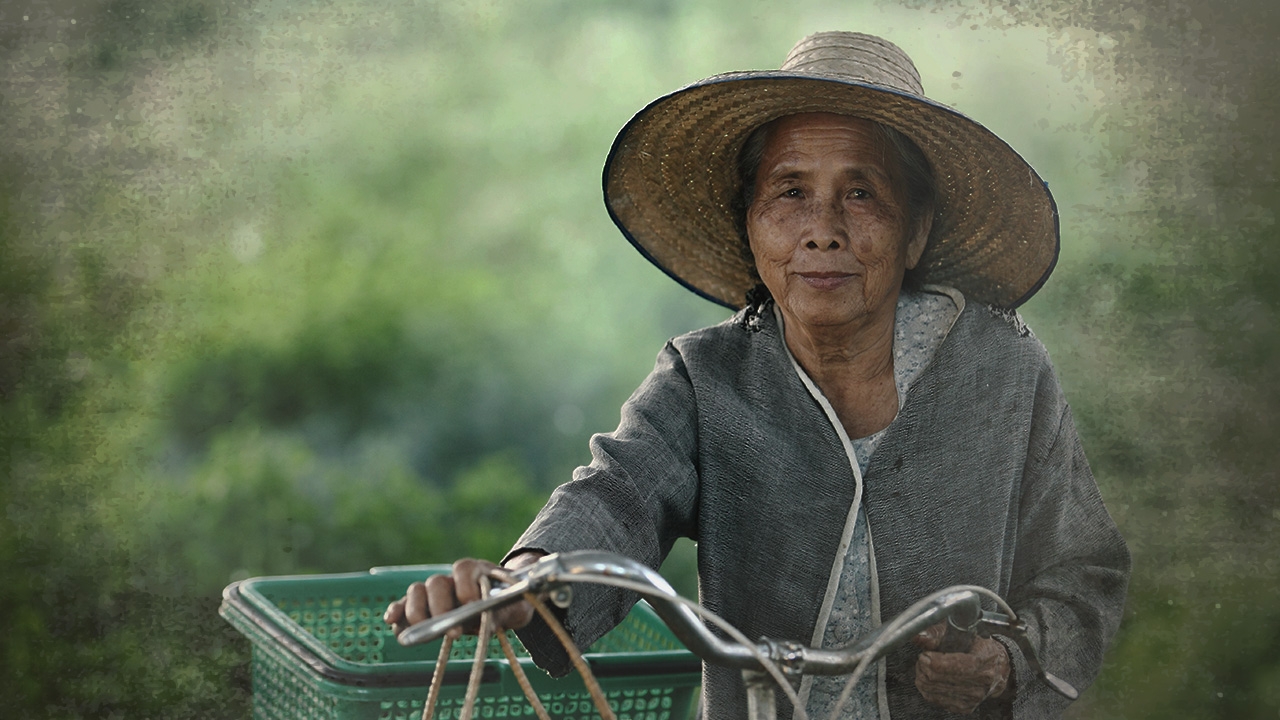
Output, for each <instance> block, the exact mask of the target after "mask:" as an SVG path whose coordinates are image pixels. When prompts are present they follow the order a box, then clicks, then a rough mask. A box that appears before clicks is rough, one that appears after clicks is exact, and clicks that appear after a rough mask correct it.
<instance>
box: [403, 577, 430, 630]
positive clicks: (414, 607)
mask: <svg viewBox="0 0 1280 720" xmlns="http://www.w3.org/2000/svg"><path fill="white" fill-rule="evenodd" d="M429 617H431V614H430V612H429V611H428V609H427V589H426V586H425V585H424V584H423V583H420V582H416V583H414V584H412V585H410V586H409V587H408V589H406V590H405V591H404V621H405V622H406V623H408V624H410V625H413V624H415V623H420V622H422V621H423V620H426V619H427V618H429Z"/></svg>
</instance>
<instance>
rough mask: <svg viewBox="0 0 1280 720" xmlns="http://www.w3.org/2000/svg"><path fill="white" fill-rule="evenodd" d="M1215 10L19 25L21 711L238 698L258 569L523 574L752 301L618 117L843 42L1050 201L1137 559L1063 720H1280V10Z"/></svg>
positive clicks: (119, 8)
mask: <svg viewBox="0 0 1280 720" xmlns="http://www.w3.org/2000/svg"><path fill="white" fill-rule="evenodd" d="M1223 5H1224V4H1222V3H1215V4H1210V3H1208V2H1192V1H1191V0H1186V1H1185V2H1183V1H1178V2H1173V1H1171V2H1169V3H1165V4H1162V5H1160V6H1159V7H1155V6H1152V7H1137V6H1133V5H1130V4H1128V3H1124V2H1119V1H1117V2H1114V3H1095V4H1086V5H1079V4H1076V3H1070V2H1065V0H1064V2H1045V3H1042V4H1039V6H1038V7H1036V8H1026V7H1023V6H1021V5H1020V4H1016V3H1007V4H1005V3H1000V2H997V1H996V0H991V2H979V1H977V0H974V1H972V2H961V1H959V0H957V1H955V2H928V3H926V2H922V1H920V2H905V3H901V4H898V5H893V4H888V3H881V4H876V3H871V2H866V3H843V2H834V1H833V2H820V3H811V4H806V6H805V7H804V9H802V10H796V9H795V8H791V7H789V6H784V5H780V4H771V3H763V2H757V3H747V4H746V5H743V4H742V3H737V2H730V1H729V0H702V1H700V2H689V3H670V2H644V3H635V2H612V3H596V2H575V1H573V0H539V1H537V2H529V3H518V4H517V3H510V4H505V5H503V4H495V3H484V2H461V3H443V2H431V1H428V0H418V1H414V0H402V1H396V2H376V3H375V2H366V1H363V0H345V1H339V0H333V1H325V2H320V1H315V2H303V1H300V0H295V1H286V0H258V1H256V2H254V1H251V0H178V1H176V2H170V1H166V2H155V1H153V0H113V1H112V2H105V3H98V2H89V1H88V0H62V1H60V2H48V1H45V0H41V1H39V2H37V1H36V0H15V1H14V2H10V3H6V4H5V6H4V7H3V8H0V53H2V54H3V57H2V59H3V60H4V62H5V63H6V70H5V72H4V74H3V76H0V83H2V89H3V91H2V92H0V128H3V130H2V132H3V138H4V140H5V142H4V143H0V472H3V473H4V476H3V478H2V480H3V482H0V507H2V508H4V512H5V516H4V522H3V523H0V623H2V627H3V630H4V636H5V641H4V644H3V647H2V648H0V694H2V695H3V697H4V698H5V701H4V705H5V715H6V717H130V718H133V717H139V718H141V717H173V718H185V717H204V718H208V717H244V716H246V715H247V714H248V702H249V695H248V693H249V688H248V674H247V673H248V671H247V667H246V663H247V648H246V647H244V643H243V641H242V639H241V638H239V637H238V636H237V635H236V634H235V633H234V631H232V630H231V629H230V628H229V627H227V626H226V625H225V623H223V622H222V621H221V620H220V619H219V618H218V617H217V615H216V608H217V603H218V593H219V591H220V589H221V588H222V587H223V586H225V585H226V584H227V583H228V582H230V581H232V580H234V579H237V578H243V577H248V576H251V575H260V574H293V573H306V572H338V571H350V570H358V569H361V568H365V567H369V566H373V565H389V564H400V563H420V562H445V561H448V560H450V559H452V558H454V557H457V556H460V555H464V554H474V555H479V556H485V557H491V558H496V557H499V556H501V555H502V554H503V553H504V552H505V551H506V550H507V549H508V548H509V547H510V544H511V543H512V542H513V540H514V539H515V538H516V537H517V536H518V534H519V532H520V531H521V530H522V529H523V527H524V526H525V524H526V523H527V522H528V520H529V519H530V518H531V517H532V516H533V514H534V513H535V512H536V511H537V509H538V507H539V506H540V505H541V503H542V501H543V500H544V499H545V497H546V495H547V494H548V493H549V492H550V489H551V488H552V487H554V486H555V485H556V484H557V483H559V482H561V481H563V480H564V479H566V478H567V477H568V476H569V473H570V472H571V470H572V468H573V467H574V466H576V465H577V464H579V463H581V462H583V461H584V459H585V458H586V438H587V437H588V435H589V434H590V433H591V432H595V431H600V430H607V429H610V428H611V427H612V426H613V425H614V424H615V423H616V419H617V411H618V406H619V405H620V403H621V402H622V401H623V400H624V399H625V398H626V397H627V394H628V393H629V392H630V391H631V389H632V388H634V386H635V385H636V383H638V382H639V380H640V379H641V378H642V377H643V375H644V373H645V372H646V371H647V370H648V368H649V367H650V366H651V363H652V359H653V357H654V355H655V353H656V352H657V350H658V349H659V347H660V346H661V343H662V342H663V340H665V339H666V338H667V337H669V336H671V335H674V334H676V333H679V332H682V331H684V330H687V329H691V328H694V327H699V326H702V325H706V324H708V323H711V322H715V321H717V320H718V319H720V318H722V317H724V312H723V311H722V310H719V309H717V308H714V307H712V306H710V305H709V304H707V303H705V302H703V301H700V300H698V299H696V298H694V297H693V296H692V295H690V294H688V293H686V292H685V291H683V290H681V289H680V288H679V287H677V286H676V285H675V284H674V283H672V282H670V281H669V280H668V279H666V278H665V277H664V276H662V274H661V273H660V272H659V271H657V270H655V269H653V268H651V267H648V266H647V264H646V263H644V261H643V260H641V259H640V258H639V257H638V256H637V255H636V253H635V252H634V251H633V250H632V249H630V248H629V247H628V246H627V244H626V243H625V242H623V241H622V239H621V238H620V236H619V235H618V233H617V231H616V230H615V229H613V228H612V226H611V224H610V223H609V221H608V219H607V217H606V216H605V213H604V211H603V208H602V207H601V203H600V200H599V168H600V166H601V163H602V161H603V157H604V154H605V152H606V151H607V148H608V147H609V143H610V142H611V140H612V137H613V133H614V132H615V131H616V130H617V128H619V127H620V126H621V125H622V124H623V123H624V122H625V121H626V119H627V118H628V117H629V116H630V113H632V112H634V111H635V110H637V109H638V108H639V107H640V106H641V105H642V104H643V103H644V102H646V101H647V100H649V99H651V98H653V97H656V96H658V95H660V94H662V93H665V92H668V91H670V90H672V89H673V88H676V87H679V86H680V85H682V84H684V83H687V82H690V81H692V80H696V79H698V78H700V77H703V76H706V75H710V74H713V73H715V72H720V71H724V70H727V69H737V68H748V67H773V66H776V65H777V64H778V62H779V61H780V60H781V56H782V55H783V54H784V53H785V51H786V49H787V48H788V47H789V46H790V44H791V43H792V42H793V41H794V40H795V39H797V38H798V37H800V36H802V35H803V34H805V33H807V32H811V31H814V30H818V29H826V28H834V27H843V28H850V29H860V30H866V31H870V32H878V33H881V34H884V35H886V36H888V37H890V38H891V39H894V40H895V41H897V42H899V43H901V44H902V45H903V46H904V47H906V48H907V49H908V51H909V52H911V53H912V55H913V56H914V57H915V59H916V61H917V63H918V64H919V65H920V67H921V70H922V72H923V75H924V79H925V84H926V87H927V88H929V89H930V90H931V92H932V94H933V95H934V96H936V97H938V98H939V99H941V100H943V101H944V102H947V103H950V104H953V105H955V106H957V107H959V108H960V109H961V110H963V111H965V112H967V113H970V114H972V115H973V116H975V117H978V118H980V119H981V120H983V121H984V122H985V123H987V124H988V125H989V126H990V127H991V128H992V129H993V130H995V131H996V132H997V133H999V134H1000V135H1001V136H1002V137H1004V138H1006V139H1008V140H1009V141H1010V142H1011V143H1012V144H1013V145H1014V147H1017V148H1019V149H1020V150H1021V151H1022V152H1023V153H1024V154H1025V155H1026V156H1027V157H1028V158H1029V159H1030V160H1031V162H1032V163H1033V164H1034V165H1035V166H1036V167H1037V168H1038V169H1040V171H1041V174H1042V175H1044V176H1045V177H1048V178H1050V180H1051V181H1052V183H1053V188H1054V191H1055V194H1056V197H1057V199H1058V202H1059V206H1060V208H1061V209H1062V223H1063V234H1064V250H1063V257H1062V261H1061V264H1060V267H1059V270H1058V271H1057V274H1056V275H1055V278H1054V280H1053V281H1052V282H1051V283H1049V285H1048V286H1047V287H1046V288H1045V290H1044V291H1042V292H1041V293H1040V294H1039V295H1038V296H1037V297H1036V298H1035V299H1034V300H1033V301H1032V302H1031V303H1029V304H1028V306H1027V307H1026V308H1025V309H1024V313H1025V315H1026V316H1027V317H1028V319H1029V320H1030V322H1031V324H1032V326H1033V327H1035V329H1036V331H1037V333H1038V334H1039V335H1040V337H1041V338H1042V339H1044V341H1045V343H1046V344H1047V345H1048V346H1049V349H1050V351H1051V353H1052V354H1053V356H1054V359H1055V362H1056V363H1057V365H1058V368H1059V373H1060V375H1061V377H1062V380H1063V383H1064V385H1065V387H1066V388H1067V392H1068V395H1069V397H1070V398H1071V400H1072V404H1073V408H1074V409H1075V413H1076V417H1077V419H1078V421H1079V424H1080V428H1081V434H1082V436H1083V439H1084V442H1085V445H1086V448H1087V450H1088V451H1089V454H1090V458H1091V460H1092V462H1093V465H1094V469H1095V472H1096V474H1097V476H1098V478H1099V483H1100V485H1101V486H1102V489H1103V492H1104V495H1105V497H1106V498H1107V501H1108V506H1109V507H1110V508H1111V510H1112V512H1113V514H1114V515H1115V516H1116V518H1117V521H1118V522H1119V523H1120V525H1121V527H1122V529H1123V530H1124V531H1125V533H1126V535H1127V537H1128V538H1129V539H1130V542H1131V545H1132V547H1133V550H1134V554H1135V563H1136V565H1135V574H1134V579H1133V585H1132V589H1131V599H1130V603H1129V610H1128V614H1127V617H1126V620H1125V625H1124V626H1123V628H1122V631H1121V635H1120V637H1119V638H1118V641H1117V644H1116V646H1115V648H1114V649H1113V651H1112V652H1111V654H1110V655H1109V658H1108V664H1107V667H1106V669H1105V671H1104V673H1103V676H1102V677H1101V679H1100V680H1099V682H1098V683H1097V685H1096V686H1095V687H1094V688H1092V689H1091V690H1090V692H1089V693H1087V694H1086V696H1085V698H1084V699H1083V700H1082V702H1081V703H1078V704H1077V706H1075V708H1074V709H1073V711H1072V713H1073V715H1075V716H1077V717H1094V718H1110V717H1115V718H1145V717H1153V716H1166V715H1179V716H1189V717H1223V718H1252V717H1259V718H1261V717H1274V716H1275V715H1276V713H1277V712H1278V711H1280V657H1278V656H1277V652H1276V648H1277V647H1280V590H1277V589H1278V588H1280V565H1278V564H1277V561H1276V560H1275V557H1276V555H1277V553H1276V549H1277V547H1278V544H1277V537H1276V534H1277V524H1278V523H1280V490H1278V489H1277V488H1278V487H1280V486H1278V485H1277V482H1276V480H1277V478H1276V471H1275V459H1276V455H1277V452H1276V449H1275V447H1276V446H1275V442H1274V438H1276V437H1277V436H1278V435H1280V433H1278V431H1280V427H1277V408H1280V402H1277V401H1280V397H1277V394H1278V393H1280V377H1277V373H1280V370H1278V369H1277V368H1278V367H1280V366H1277V365H1276V363H1275V362H1274V360H1273V358H1274V357H1275V355H1276V350H1277V342H1278V339H1277V333H1276V332H1275V330H1276V317H1277V312H1280V282H1277V280H1278V278H1277V277H1276V276H1277V272H1278V271H1277V267H1280V265H1278V264H1277V262H1276V261H1277V260H1280V258H1278V257H1277V254H1278V253H1280V250H1277V247H1278V246H1277V244H1276V242H1275V234H1274V214H1273V213H1274V211H1273V208H1275V207H1277V206H1278V205H1280V193H1278V192H1277V188H1276V181H1275V172H1276V169H1277V162H1276V156H1275V152H1276V150H1275V149H1274V147H1273V143H1272V142H1271V127H1272V118H1274V116H1275V111H1276V109H1277V108H1276V104H1277V98H1280V92H1277V90H1278V89H1280V88H1277V83H1278V82H1280V73H1277V72H1276V70H1275V68H1274V67H1273V64H1272V65H1268V64H1265V63H1259V62H1255V61H1256V60H1257V59H1258V58H1265V57H1269V55H1267V54H1266V53H1267V52H1269V51H1268V50H1267V49H1266V48H1269V44H1268V43H1269V42H1270V39H1271V35H1273V34H1274V30H1275V29H1276V28H1277V27H1278V26H1280V17H1277V12H1276V10H1274V9H1272V8H1270V7H1269V6H1268V5H1266V4H1265V3H1262V2H1248V1H1247V0H1233V1H1232V2H1228V3H1225V5H1226V6H1227V7H1223ZM691 566H692V553H691V549H690V548H689V547H688V546H680V547H679V548H678V550H677V552H676V553H675V555H674V556H673V558H672V560H671V561H669V563H668V566H667V568H666V571H667V572H669V573H670V574H672V575H673V576H674V577H675V578H676V579H677V581H678V584H680V586H681V587H682V588H683V590H684V591H685V592H686V593H692V592H693V588H692V585H691V583H692V581H691V579H690V575H691Z"/></svg>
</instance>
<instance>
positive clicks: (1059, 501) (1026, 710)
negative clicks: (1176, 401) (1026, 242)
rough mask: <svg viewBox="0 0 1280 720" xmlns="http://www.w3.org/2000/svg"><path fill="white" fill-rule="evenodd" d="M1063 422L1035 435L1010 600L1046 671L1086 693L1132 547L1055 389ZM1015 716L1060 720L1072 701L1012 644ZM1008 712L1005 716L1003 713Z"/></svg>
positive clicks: (1116, 616)
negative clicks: (1113, 516)
mask: <svg viewBox="0 0 1280 720" xmlns="http://www.w3.org/2000/svg"><path fill="white" fill-rule="evenodd" d="M1047 385H1048V387H1044V386H1042V387H1041V388H1040V392H1041V393H1052V396H1053V397H1052V400H1051V401H1050V402H1049V403H1048V405H1049V406H1050V407H1052V408H1054V409H1055V410H1057V412H1056V413H1054V414H1052V415H1050V418H1053V417H1054V416H1055V415H1056V419H1057V421H1056V422H1052V421H1050V422H1047V423H1045V424H1044V426H1043V427H1042V428H1039V429H1037V430H1033V432H1032V437H1031V444H1030V446H1029V448H1028V458H1027V466H1026V469H1025V473H1024V475H1023V483H1022V492H1021V497H1020V499H1019V507H1018V527H1017V544H1016V548H1017V550H1016V553H1015V556H1014V563H1013V574H1012V577H1011V581H1010V588H1009V592H1008V598H1007V599H1008V600H1009V603H1010V605H1012V606H1013V609H1014V610H1015V612H1017V613H1018V616H1019V617H1020V618H1021V619H1023V620H1025V621H1026V623H1027V627H1028V635H1029V636H1030V639H1031V641H1032V643H1033V644H1034V645H1035V647H1036V649H1037V655H1038V657H1039V660H1040V663H1041V665H1042V666H1043V667H1044V669H1046V670H1047V671H1049V672H1050V673H1053V674H1054V675H1056V676H1058V677H1060V678H1062V679H1064V680H1066V681H1068V682H1070V683H1071V684H1072V685H1074V686H1075V687H1076V689H1078V690H1081V691H1083V690H1084V689H1085V688H1086V687H1087V686H1088V685H1089V684H1090V683H1092V682H1093V680H1094V678H1095V677H1096V676H1097V674H1098V672H1099V670H1100V669H1101V666H1102V656H1103V653H1104V652H1105V650H1106V648H1107V646H1108V645H1109V644H1110V642H1111V639H1112V637H1113V636H1114V635H1115V632H1116V629H1117V628H1118V627H1119V624H1120V618H1121V615H1122V614H1123V611H1124V600H1125V592H1126V588H1127V585H1128V579H1129V568H1130V557H1129V551H1128V547H1127V546H1126V545H1125V542H1124V539H1123V538H1122V537H1121V535H1120V532H1119V530H1118V529H1117V528H1116V525H1115V523H1114V522H1113V521H1112V519H1111V516H1110V515H1109V514H1108V513H1107V509H1106V507H1105V506H1104V505H1103V502H1102V497H1101V494H1100V493H1099V491H1098V486H1097V483H1096V482H1095V481H1094V477H1093V473H1092V472H1091V471H1090V469H1089V464H1088V461H1087V460H1086V459H1085V455H1084V450H1083V448H1082V447H1081V444H1080V439H1079V437H1078V436H1077V435H1076V429H1075V424H1074V422H1073V421H1072V416H1071V410H1070V408H1069V407H1068V406H1067V404H1066V402H1065V400H1064V399H1063V398H1062V395H1061V391H1060V390H1059V389H1058V386H1057V383H1056V382H1049V383H1047ZM1005 646H1006V647H1007V648H1008V649H1009V651H1010V659H1011V660H1012V666H1013V676H1014V677H1013V680H1014V685H1015V693H1014V697H1013V702H1012V707H1011V708H1008V706H1007V705H1006V708H1007V709H1008V710H1011V711H1012V715H1013V717H1015V718H1050V717H1053V718H1056V717H1059V716H1060V715H1061V714H1062V712H1063V710H1064V709H1065V708H1066V706H1067V704H1068V701H1067V700H1066V699H1064V698H1062V697H1061V696H1060V695H1058V694H1057V693H1055V692H1054V691H1053V690H1051V689H1050V688H1049V687H1048V686H1047V685H1046V684H1045V683H1043V682H1042V681H1040V680H1039V679H1038V678H1037V677H1036V676H1035V675H1034V674H1033V673H1032V671H1031V667H1030V666H1029V664H1028V663H1027V658H1026V657H1024V656H1023V654H1022V652H1021V651H1020V650H1019V649H1018V648H1017V647H1016V645H1014V644H1013V643H1011V642H1006V643H1005ZM1002 714H1004V713H1002Z"/></svg>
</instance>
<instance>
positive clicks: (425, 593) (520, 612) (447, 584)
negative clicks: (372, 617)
mask: <svg viewBox="0 0 1280 720" xmlns="http://www.w3.org/2000/svg"><path fill="white" fill-rule="evenodd" d="M544 555H545V553H542V552H538V551H533V550H530V551H526V552H523V553H520V554H519V555H516V556H514V557H512V558H511V559H510V560H508V561H507V562H506V563H503V566H504V567H505V568H506V569H508V570H519V569H520V568H523V567H526V566H528V565H531V564H533V563H535V562H537V561H538V560H539V559H541V558H542V557H544ZM495 567H497V565H494V564H493V563H491V562H489V561H488V560H477V559H475V558H463V559H461V560H459V561H457V562H455V563H454V564H453V572H452V573H449V574H443V573H442V574H440V575H432V576H431V577H429V578H427V579H426V580H425V581H423V582H416V583H414V584H412V585H410V586H409V588H408V589H407V590H406V591H405V594H404V597H402V598H400V599H399V600H396V601H395V602H393V603H391V604H390V605H388V606H387V611H386V612H385V613H383V614H382V619H383V621H384V622H386V623H387V624H388V625H391V626H392V627H393V628H395V632H396V634H397V635H399V634H400V633H401V632H404V630H405V628H408V627H409V626H410V625H414V624H416V623H420V622H422V621H423V620H426V619H427V618H431V617H435V616H437V615H441V614H443V613H446V612H449V611H450V610H452V609H454V608H456V607H458V606H459V605H463V604H466V603H469V602H472V601H475V600H479V599H480V578H481V577H484V576H485V575H486V574H487V573H488V572H489V571H490V570H492V569H494V568H495ZM532 619H533V606H532V605H530V604H529V603H527V602H525V601H523V600H518V601H516V602H514V603H511V604H510V605H507V606H506V607H503V608H501V609H499V610H496V611H494V620H495V621H496V622H497V624H498V626H500V627H502V628H504V629H507V630H518V629H520V628H522V627H524V626H525V625H528V624H529V621H530V620H532ZM479 628H480V623H479V620H477V621H476V622H475V623H473V624H472V625H470V626H467V627H454V628H450V630H449V633H448V634H449V637H452V638H455V639H456V638H458V637H461V636H462V634H463V633H464V632H467V633H476V632H478V631H479Z"/></svg>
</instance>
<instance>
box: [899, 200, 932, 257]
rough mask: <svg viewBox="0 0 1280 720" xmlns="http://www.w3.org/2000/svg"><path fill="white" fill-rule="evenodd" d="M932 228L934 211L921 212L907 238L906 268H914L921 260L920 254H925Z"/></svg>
mask: <svg viewBox="0 0 1280 720" xmlns="http://www.w3.org/2000/svg"><path fill="white" fill-rule="evenodd" d="M932 229H933V211H932V210H930V211H929V212H925V213H920V219H918V220H916V222H915V228H914V229H913V230H912V232H911V236H910V237H908V238H907V258H906V259H907V262H906V268H907V269H908V270H914V269H915V267H916V264H917V263H919V262H920V256H921V255H924V249H925V246H926V245H928V244H929V231H930V230H932Z"/></svg>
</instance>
